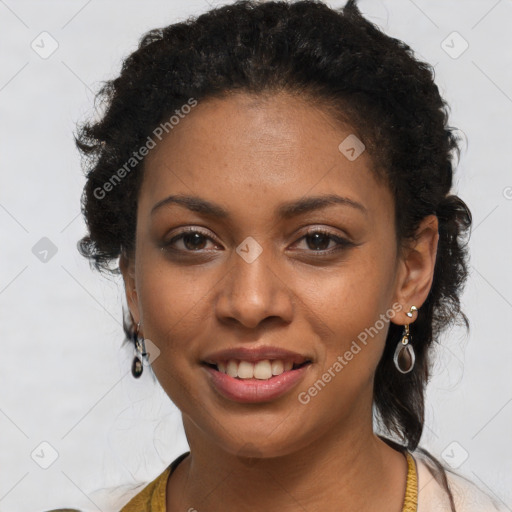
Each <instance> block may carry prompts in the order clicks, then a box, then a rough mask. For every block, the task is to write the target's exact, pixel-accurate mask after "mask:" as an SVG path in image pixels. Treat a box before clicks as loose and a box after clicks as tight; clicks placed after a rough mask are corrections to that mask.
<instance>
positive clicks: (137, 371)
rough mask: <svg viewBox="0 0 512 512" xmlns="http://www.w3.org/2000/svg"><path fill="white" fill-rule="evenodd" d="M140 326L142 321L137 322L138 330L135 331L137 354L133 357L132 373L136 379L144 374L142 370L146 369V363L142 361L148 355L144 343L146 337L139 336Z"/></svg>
mask: <svg viewBox="0 0 512 512" xmlns="http://www.w3.org/2000/svg"><path fill="white" fill-rule="evenodd" d="M139 326H140V322H139V323H138V324H137V330H136V331H135V333H134V338H135V350H136V355H135V357H134V358H133V363H132V375H133V376H134V377H135V378H136V379H138V378H139V377H140V376H141V375H142V370H143V369H144V365H143V363H142V359H141V358H144V357H146V355H147V354H146V345H145V343H144V337H142V338H139ZM139 354H140V355H141V357H139Z"/></svg>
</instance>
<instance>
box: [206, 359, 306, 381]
mask: <svg viewBox="0 0 512 512" xmlns="http://www.w3.org/2000/svg"><path fill="white" fill-rule="evenodd" d="M311 362H312V361H310V360H306V361H304V362H303V363H293V362H292V361H289V360H283V359H262V360H260V361H256V362H251V361H243V360H239V359H229V360H227V361H219V362H218V363H216V364H215V363H208V362H205V361H204V362H203V364H204V365H206V366H208V367H209V368H212V369H214V370H217V371H218V372H219V373H224V374H226V375H229V376H230V377H233V378H235V379H238V380H248V379H257V380H269V379H272V378H273V377H278V376H279V375H282V374H283V373H285V372H290V371H293V370H298V369H299V368H302V367H304V366H307V365H309V364H311Z"/></svg>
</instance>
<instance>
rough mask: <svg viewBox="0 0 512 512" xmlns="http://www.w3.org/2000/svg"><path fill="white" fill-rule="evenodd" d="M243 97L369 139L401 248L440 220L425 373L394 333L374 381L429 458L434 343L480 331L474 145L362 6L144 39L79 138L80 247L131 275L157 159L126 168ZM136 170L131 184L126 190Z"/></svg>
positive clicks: (382, 413)
mask: <svg viewBox="0 0 512 512" xmlns="http://www.w3.org/2000/svg"><path fill="white" fill-rule="evenodd" d="M238 91H241V92H247V93H254V94H258V95H264V94H272V93H275V92H279V91H286V92H290V93H293V94H295V95H297V96H298V97H301V98H306V99H307V100H308V101H309V102H313V103H314V104H318V105H320V106H322V107H323V108H325V109H328V110H329V112H330V113H332V115H333V116H335V117H336V118H337V119H340V120H342V121H345V122H348V123H349V125H350V126H351V127H352V128H353V130H354V133H357V134H358V137H359V138H360V139H361V140H362V141H363V142H364V144H365V146H366V150H367V151H368V153H369V155H370V157H371V161H372V164H373V168H374V169H373V170H374V172H375V176H376V177H378V178H379V179H382V180H385V182H386V183H387V184H388V186H389V188H390V190H391V191H392V193H393V196H394V200H395V211H396V218H395V225H396V233H397V241H398V244H399V246H403V244H405V242H406V241H407V240H409V241H410V240H412V239H414V233H415V231H416V230H417V228H418V226H419V223H420V222H421V221H422V219H424V218H425V217H426V216H427V215H430V214H435V215H436V216H437V217H438V220H439V243H438V249H437V259H436V264H435V269H434V276H433V282H432V286H431V289H430V292H429V295H428V297H427V299H426V301H425V303H424V304H423V305H422V307H421V308H420V310H419V315H418V318H417V320H416V322H415V323H414V329H412V328H411V332H412V335H413V340H414V349H415V353H416V364H415V368H414V371H412V372H410V373H408V374H401V373H399V372H397V371H396V370H395V367H394V363H393V353H394V349H395V346H396V344H397V340H399V339H400V337H401V335H402V332H401V331H402V329H401V326H399V325H396V324H393V323H390V327H389V332H388V335H387V339H386V345H385V349H384V353H383V356H382V359H381V360H380V362H379V364H378V367H377V370H376V375H375V385H374V406H375V408H376V410H377V411H378V420H379V425H380V426H381V427H384V428H385V429H387V431H388V432H389V433H390V434H396V435H398V437H399V438H400V439H401V440H403V442H404V443H405V446H406V447H407V448H408V449H409V450H415V449H416V448H417V447H418V443H419V441H420V438H421V435H422V431H423V424H424V392H425V387H426V385H427V383H428V380H429V371H430V359H429V356H430V352H431V350H430V348H431V345H432V343H433V342H434V341H436V342H438V339H439V336H440V334H441V332H442V331H443V330H445V329H447V328H448V327H449V326H451V325H453V324H454V323H459V321H460V320H462V323H463V324H464V325H465V326H466V329H469V322H468V319H467V317H466V315H465V314H464V313H463V312H462V310H461V307H460V299H459V297H460V293H461V292H462V289H463V286H464V284H465V281H466V279H467V275H468V251H467V242H468V238H469V232H470V228H471V223H472V218H471V212H470V210H469V208H468V207H467V205H466V204H465V203H464V201H462V200H461V199H460V198H459V197H458V196H457V195H454V194H451V193H450V191H451V187H452V179H453V173H454V169H455V166H456V162H455V160H456V159H455V154H456V155H457V157H458V156H460V147H459V140H460V139H459V137H458V136H457V134H456V130H455V129H454V128H452V127H450V126H448V113H449V107H448V105H447V104H446V102H445V101H444V100H443V98H442V97H441V95H440V92H439V89H438V87H437V85H436V84H435V82H434V69H433V68H432V66H431V65H430V64H428V63H425V62H422V61H420V60H418V59H416V58H415V56H414V52H413V50H412V49H411V48H410V47H409V46H408V45H407V44H405V43H404V42H402V41H400V40H398V39H395V38H393V37H390V36H388V35H386V34H384V33H383V32H382V31H381V30H380V29H379V28H378V27H377V26H376V25H374V24H373V23H371V22H369V21H367V20H366V19H365V18H364V17H363V16H362V14H361V12H360V11H359V9H358V7H357V6H356V1H355V0H348V2H347V3H346V4H345V6H344V7H343V8H340V9H333V8H330V7H328V6H327V5H325V4H324V3H323V2H321V1H319V0H300V1H295V2H286V1H269V2H258V1H254V0H239V1H237V2H235V3H233V4H230V5H225V6H222V7H219V8H216V9H212V10H210V11H208V12H206V13H204V14H202V15H200V16H198V17H191V18H189V19H187V20H186V21H182V22H179V23H175V24H171V25H169V26H166V27H164V28H158V29H154V30H150V31H149V32H147V33H146V34H144V35H143V37H142V38H141V40H140V42H139V46H138V48H137V50H136V51H134V52H133V53H132V54H131V55H129V56H128V57H127V58H126V59H125V60H124V62H123V65H122V70H121V73H120V75H119V76H118V77H117V78H115V79H113V80H111V81H107V82H104V84H103V86H102V87H101V89H100V91H99V92H98V94H97V99H100V100H101V101H102V103H103V106H104V107H105V109H104V113H103V114H102V116H101V119H99V120H94V121H90V122H87V123H84V124H83V125H81V126H80V128H79V130H78V133H77V135H75V140H76V144H77V146H78V148H79V150H80V151H81V152H82V155H83V157H85V161H86V164H87V173H86V175H87V182H86V185H85V188H84V192H83V195H82V203H81V204H82V213H83V215H84V217H85V220H86V224H87V227H88V231H89V234H88V235H86V236H84V237H83V238H82V239H81V240H80V241H79V243H78V248H79V251H80V253H81V254H82V255H83V256H85V257H86V258H89V260H90V262H91V265H94V267H95V268H96V269H97V270H99V271H105V272H112V273H119V272H120V270H119V266H117V267H112V266H111V263H112V261H113V260H116V259H117V258H118V257H119V256H120V255H121V254H122V253H123V252H124V253H126V254H127V255H133V251H134V241H135V224H136V213H137V211H136V210H137V209H136V205H137V198H138V191H139V189H140V184H141V180H142V176H143V169H144V159H143V158H142V159H140V161H136V162H132V164H131V165H132V169H126V162H127V161H130V159H133V155H134V152H136V151H137V149H138V148H141V147H142V146H143V145H144V144H145V143H146V142H147V141H148V140H149V139H148V137H149V136H150V135H151V134H152V133H154V130H155V127H157V126H159V125H160V124H161V123H163V122H164V121H165V120H167V119H169V117H170V116H171V115H172V114H173V113H175V112H176V113H179V111H180V109H181V108H182V107H183V105H187V104H191V99H192V101H201V100H202V99H207V98H213V97H223V96H226V95H228V94H230V93H234V92H238ZM123 165H124V172H123V173H122V176H123V179H122V180H118V181H116V182H113V177H115V176H116V175H117V176H120V174H119V171H120V170H121V169H122V168H123ZM107 183H110V184H111V185H110V186H109V187H108V192H105V191H107V188H106V187H105V184H107ZM125 320H126V319H125V318H123V325H124V330H125V334H126V338H127V339H128V340H132V339H133V338H134V332H135V331H134V329H135V326H134V325H133V320H131V322H127V321H125ZM390 442H392V441H390ZM392 443H394V442H392ZM396 446H401V447H402V448H404V446H402V445H398V444H396ZM422 450H423V449H422ZM423 451H425V453H428V452H426V450H423ZM428 455H429V456H430V457H432V456H431V455H430V454H428ZM432 458H433V457H432ZM436 465H437V466H438V468H439V469H440V470H442V471H441V472H440V474H441V477H440V478H441V480H442V482H443V483H444V484H445V487H447V485H446V475H445V473H444V470H443V468H442V466H441V465H440V464H439V463H437V461H436ZM447 490H448V493H449V495H450V501H451V504H452V509H454V505H453V498H452V496H451V493H450V491H449V489H448V488H447Z"/></svg>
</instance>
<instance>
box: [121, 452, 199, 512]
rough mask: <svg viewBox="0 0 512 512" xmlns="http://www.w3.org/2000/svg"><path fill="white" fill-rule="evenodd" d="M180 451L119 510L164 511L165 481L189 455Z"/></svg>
mask: <svg viewBox="0 0 512 512" xmlns="http://www.w3.org/2000/svg"><path fill="white" fill-rule="evenodd" d="M189 453H190V452H185V453H182V454H181V455H180V456H179V457H177V458H176V459H174V461H173V462H172V463H171V464H170V465H169V466H167V467H166V468H165V470H164V471H162V472H161V473H160V474H159V475H158V476H157V477H156V478H155V479H154V480H153V481H151V482H149V483H148V484H146V485H145V486H144V488H143V489H142V490H141V491H140V492H139V493H138V494H136V495H135V496H134V497H133V498H132V499H131V500H130V501H129V502H128V503H127V504H126V505H125V506H124V507H123V508H122V509H121V511H120V512H165V503H166V491H167V481H168V480H169V476H170V475H171V474H172V472H173V471H174V470H175V469H176V466H177V465H178V464H179V463H180V462H181V461H182V460H183V459H184V458H185V457H187V455H189Z"/></svg>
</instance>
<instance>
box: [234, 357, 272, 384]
mask: <svg viewBox="0 0 512 512" xmlns="http://www.w3.org/2000/svg"><path fill="white" fill-rule="evenodd" d="M240 366H242V363H240ZM270 377H272V366H270V361H269V360H268V359H267V360H265V361H258V362H257V363H256V364H255V365H254V378H255V379H262V380H266V379H270Z"/></svg>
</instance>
